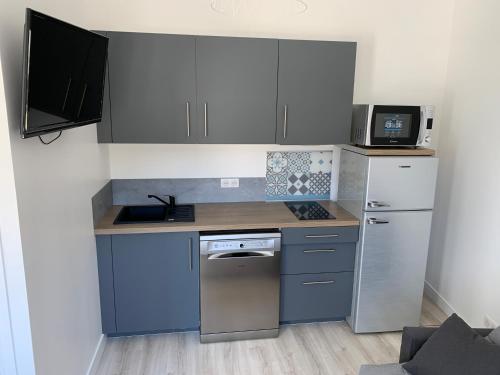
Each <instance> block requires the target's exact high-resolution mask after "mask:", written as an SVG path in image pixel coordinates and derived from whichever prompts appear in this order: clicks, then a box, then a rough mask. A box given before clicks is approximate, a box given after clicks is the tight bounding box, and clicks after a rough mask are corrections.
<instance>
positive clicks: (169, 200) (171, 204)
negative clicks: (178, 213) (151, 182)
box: [148, 194, 175, 208]
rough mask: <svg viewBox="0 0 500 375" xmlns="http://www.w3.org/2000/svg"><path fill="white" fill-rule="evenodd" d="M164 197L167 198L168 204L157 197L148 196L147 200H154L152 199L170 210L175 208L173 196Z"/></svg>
mask: <svg viewBox="0 0 500 375" xmlns="http://www.w3.org/2000/svg"><path fill="white" fill-rule="evenodd" d="M166 197H168V202H166V201H164V200H163V199H161V198H160V197H158V196H157V195H153V194H148V198H154V199H156V200H158V201H160V202H161V203H163V204H164V205H166V206H169V207H170V208H174V207H175V197H174V196H173V195H166Z"/></svg>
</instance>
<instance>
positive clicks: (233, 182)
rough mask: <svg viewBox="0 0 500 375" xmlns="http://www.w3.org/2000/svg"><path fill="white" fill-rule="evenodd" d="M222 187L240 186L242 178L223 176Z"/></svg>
mask: <svg viewBox="0 0 500 375" xmlns="http://www.w3.org/2000/svg"><path fill="white" fill-rule="evenodd" d="M220 187H221V188H223V189H227V188H238V187H240V179H239V178H221V179H220Z"/></svg>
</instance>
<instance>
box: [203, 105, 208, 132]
mask: <svg viewBox="0 0 500 375" xmlns="http://www.w3.org/2000/svg"><path fill="white" fill-rule="evenodd" d="M207 107H208V103H207V102H205V108H204V112H205V137H207V136H208V108H207Z"/></svg>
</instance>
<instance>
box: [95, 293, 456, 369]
mask: <svg viewBox="0 0 500 375" xmlns="http://www.w3.org/2000/svg"><path fill="white" fill-rule="evenodd" d="M445 319H446V315H445V314H444V313H443V312H442V311H441V310H440V309H439V308H438V307H437V306H435V305H434V304H433V303H432V302H430V301H429V300H427V299H424V304H423V309H422V319H421V321H422V324H423V325H437V324H440V323H441V322H442V321H444V320H445ZM400 344H401V333H382V334H362V335H355V334H353V333H352V331H351V329H350V327H349V326H348V325H347V323H346V322H327V323H310V324H298V325H288V326H282V327H281V329H280V336H279V338H277V339H267V340H248V341H234V342H227V343H215V344H200V342H199V335H198V333H195V332H189V333H171V334H161V335H150V336H135V337H126V338H110V339H108V340H107V343H106V347H105V349H104V353H103V355H102V358H101V361H100V363H99V366H98V370H97V375H139V374H140V375H153V374H154V375H160V374H161V375H170V374H185V375H191V374H193V375H198V374H200V375H211V374H214V375H225V374H228V375H229V374H231V375H233V374H245V375H247V374H252V375H254V374H255V375H260V374H289V375H292V374H301V375H310V374H333V375H337V374H357V373H358V369H359V366H360V365H362V364H364V363H389V362H397V360H398V357H399V346H400Z"/></svg>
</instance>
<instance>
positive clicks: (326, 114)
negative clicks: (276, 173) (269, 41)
mask: <svg viewBox="0 0 500 375" xmlns="http://www.w3.org/2000/svg"><path fill="white" fill-rule="evenodd" d="M355 59H356V43H352V42H316V41H299V40H280V41H279V71H278V101H277V102H278V105H277V113H278V115H277V127H276V141H277V142H276V143H279V144H338V143H347V142H348V141H349V134H350V124H351V113H352V96H353V86H354V70H355Z"/></svg>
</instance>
